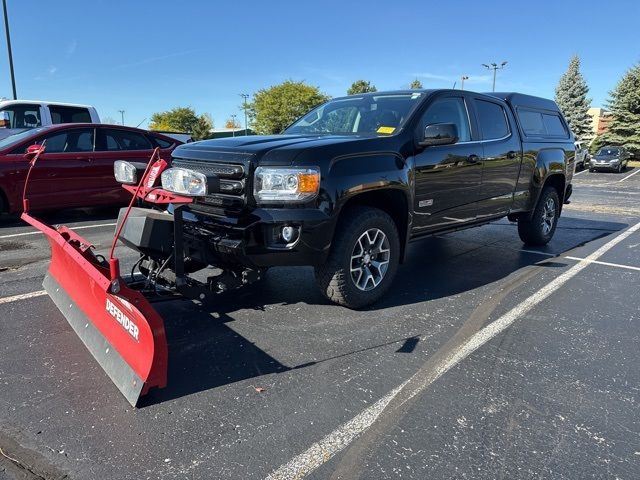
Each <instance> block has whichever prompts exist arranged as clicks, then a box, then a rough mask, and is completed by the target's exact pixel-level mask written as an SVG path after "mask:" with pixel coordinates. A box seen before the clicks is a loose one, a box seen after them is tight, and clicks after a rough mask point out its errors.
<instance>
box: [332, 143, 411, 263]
mask: <svg viewBox="0 0 640 480" xmlns="http://www.w3.org/2000/svg"><path fill="white" fill-rule="evenodd" d="M324 181H325V189H327V188H329V189H332V190H333V191H332V192H327V193H329V196H332V197H333V198H334V199H335V203H334V205H333V208H332V211H331V216H332V217H333V218H334V219H335V222H334V224H333V229H334V230H335V226H336V224H337V221H338V219H339V217H340V214H341V213H342V211H343V210H344V209H345V208H347V207H348V206H350V205H367V206H372V207H376V208H380V209H381V210H384V211H386V212H387V213H388V214H389V215H390V216H391V217H392V218H393V220H394V221H395V222H396V225H398V233H399V234H400V243H401V249H402V251H401V254H400V260H401V261H402V260H403V259H404V252H405V251H406V244H407V242H408V240H409V231H410V228H411V214H410V212H411V208H412V205H413V200H412V188H411V181H412V180H411V169H410V167H409V165H408V164H407V162H406V161H405V159H404V158H403V157H402V156H401V155H400V154H398V153H397V152H370V153H362V154H350V155H344V156H339V157H336V158H334V159H333V160H332V161H331V162H330V164H329V165H328V171H327V176H326V177H324ZM333 233H334V232H332V235H333Z"/></svg>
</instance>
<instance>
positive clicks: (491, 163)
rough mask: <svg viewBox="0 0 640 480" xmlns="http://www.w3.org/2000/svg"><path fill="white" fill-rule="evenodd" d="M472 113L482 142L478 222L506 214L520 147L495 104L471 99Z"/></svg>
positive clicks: (502, 110)
mask: <svg viewBox="0 0 640 480" xmlns="http://www.w3.org/2000/svg"><path fill="white" fill-rule="evenodd" d="M473 109H474V111H475V115H476V119H477V122H478V130H479V132H480V136H481V140H482V152H483V154H482V186H481V188H480V201H479V203H478V218H483V217H492V216H497V215H505V214H507V213H508V212H509V209H510V208H511V205H512V202H513V193H514V192H515V189H516V183H517V181H518V174H519V172H520V163H521V161H522V145H521V142H520V138H519V136H518V133H517V132H516V131H515V128H512V125H515V122H514V120H513V117H512V114H511V112H510V110H509V109H508V108H506V106H505V105H504V104H503V103H502V102H500V101H499V100H496V101H493V100H491V99H488V98H486V97H477V96H475V97H474V99H473Z"/></svg>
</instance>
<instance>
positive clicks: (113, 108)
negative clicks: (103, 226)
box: [0, 0, 640, 127]
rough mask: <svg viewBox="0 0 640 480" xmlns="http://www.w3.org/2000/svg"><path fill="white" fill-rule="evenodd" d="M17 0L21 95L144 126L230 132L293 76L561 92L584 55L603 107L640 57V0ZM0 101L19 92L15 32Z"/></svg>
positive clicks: (0, 74)
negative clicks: (186, 123) (175, 111)
mask: <svg viewBox="0 0 640 480" xmlns="http://www.w3.org/2000/svg"><path fill="white" fill-rule="evenodd" d="M7 1H8V8H9V19H10V22H11V29H12V30H11V34H12V43H13V53H14V65H15V69H16V78H17V87H18V96H19V98H26V99H46V100H58V101H67V102H77V103H88V104H92V105H95V106H96V107H97V108H98V111H99V113H100V115H101V117H103V119H104V118H107V117H110V118H112V119H116V120H117V121H120V114H119V113H118V110H120V109H124V110H125V111H126V112H125V123H126V124H129V125H134V126H135V125H137V124H138V123H139V122H142V121H143V120H144V119H145V118H146V119H148V118H149V117H150V115H151V114H152V113H153V112H156V111H161V110H166V109H169V108H172V107H175V106H185V105H189V106H192V107H194V108H195V109H196V110H197V112H198V113H201V112H209V113H211V115H212V116H213V118H214V121H215V123H216V126H218V127H220V126H223V124H224V122H225V120H226V119H227V118H228V117H229V115H230V114H232V113H235V114H237V115H238V118H239V119H240V118H241V111H240V110H239V108H238V106H239V105H240V103H241V99H240V97H239V96H238V94H239V93H243V92H246V93H249V94H252V93H254V92H255V91H257V90H258V89H260V88H264V87H268V86H270V85H273V84H276V83H279V82H281V81H283V80H286V79H294V80H304V81H306V82H308V83H311V84H313V85H317V86H319V87H320V88H321V89H322V90H323V91H324V92H326V93H328V94H329V95H332V96H339V95H343V94H344V93H345V91H346V89H347V88H348V86H349V85H350V84H351V82H353V81H354V80H356V79H359V78H364V79H367V80H370V81H372V82H373V83H374V84H375V85H376V86H377V87H378V90H389V89H398V88H405V87H406V86H408V84H409V82H410V81H411V80H413V79H414V78H416V77H417V78H419V79H420V80H421V81H422V82H423V84H424V86H425V88H437V87H447V88H450V87H451V86H452V85H453V83H454V81H457V82H458V83H457V86H458V87H459V85H460V82H459V78H460V76H461V75H462V74H465V75H468V76H469V77H470V78H469V80H468V81H466V82H465V88H468V89H473V90H477V91H487V90H490V89H491V76H490V74H489V72H488V71H486V70H485V69H484V68H483V67H482V66H481V64H482V63H489V62H494V61H495V62H501V61H503V60H507V61H508V62H509V63H508V65H507V67H506V68H505V69H504V70H501V71H499V72H498V81H497V89H498V90H517V91H521V92H525V93H530V94H534V95H541V96H546V97H552V96H553V91H554V88H555V85H556V83H557V81H558V79H559V77H560V75H561V74H562V73H563V71H564V70H565V69H566V67H567V64H568V62H569V59H570V57H571V56H572V55H573V54H578V55H579V56H580V58H581V59H582V71H583V74H584V75H585V77H586V79H587V82H588V83H589V86H590V88H591V92H590V95H591V97H592V98H593V105H594V106H600V105H601V104H602V103H603V102H604V100H605V99H606V97H607V93H608V91H609V90H611V89H612V88H613V87H614V86H615V83H616V81H617V80H618V78H619V77H620V75H621V74H623V73H624V71H625V70H626V69H628V68H629V67H630V66H632V65H633V64H635V63H637V62H638V61H640V28H639V27H638V24H637V21H638V19H639V18H640V2H638V1H616V0H612V1H608V2H591V1H581V2H579V1H563V0H555V1H553V2H547V1H527V2H519V1H517V0H511V1H504V0H500V1H494V2H465V1H457V2H443V1H438V2H435V1H428V0H423V1H402V0H396V1H393V2H372V1H369V2H359V1H358V2H356V1H354V2H348V1H345V0H342V1H333V0H326V1H321V2H305V1H300V0H298V1H295V2H293V1H277V0H272V1H269V2H266V1H243V2H213V1H196V0H192V1H188V2H187V1H183V2H175V1H173V2H169V1H163V0H156V1H146V2H143V1H125V0H110V1H107V0H83V1H79V0H57V1H44V0H40V1H38V0H7ZM608 12H612V13H611V14H609V13H608ZM0 96H6V97H10V96H11V85H10V80H9V74H8V64H7V55H6V45H5V42H4V35H2V36H0ZM142 125H143V126H145V125H146V121H145V122H144V123H143V124H142Z"/></svg>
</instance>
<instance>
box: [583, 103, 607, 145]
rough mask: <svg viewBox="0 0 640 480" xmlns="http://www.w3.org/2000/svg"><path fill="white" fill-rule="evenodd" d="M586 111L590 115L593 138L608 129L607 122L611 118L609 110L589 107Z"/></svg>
mask: <svg viewBox="0 0 640 480" xmlns="http://www.w3.org/2000/svg"><path fill="white" fill-rule="evenodd" d="M587 113H588V114H589V116H590V117H591V131H592V132H593V136H594V138H595V137H596V136H597V135H601V134H603V133H604V132H606V131H607V130H608V129H609V124H610V123H611V119H612V118H613V117H612V116H611V112H608V111H607V110H605V109H604V108H600V107H594V108H590V109H589V111H588V112H587Z"/></svg>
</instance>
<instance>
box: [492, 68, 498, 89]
mask: <svg viewBox="0 0 640 480" xmlns="http://www.w3.org/2000/svg"><path fill="white" fill-rule="evenodd" d="M497 71H498V67H496V66H494V67H493V88H492V89H491V91H492V92H495V91H496V72H497Z"/></svg>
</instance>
